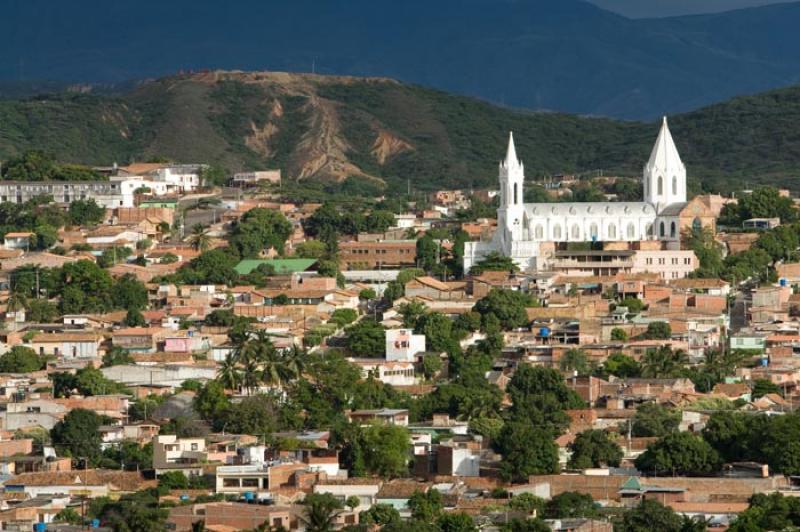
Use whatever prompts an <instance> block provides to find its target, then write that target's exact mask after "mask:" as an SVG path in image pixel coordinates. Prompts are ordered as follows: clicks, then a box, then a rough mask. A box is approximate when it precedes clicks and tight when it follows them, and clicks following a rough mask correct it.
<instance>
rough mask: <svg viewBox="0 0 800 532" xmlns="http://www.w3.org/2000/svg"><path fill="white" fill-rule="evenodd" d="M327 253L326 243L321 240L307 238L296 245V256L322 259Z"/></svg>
mask: <svg viewBox="0 0 800 532" xmlns="http://www.w3.org/2000/svg"><path fill="white" fill-rule="evenodd" d="M326 253H327V250H326V249H325V243H324V242H320V241H319V240H306V241H305V242H301V243H299V244H297V245H296V246H295V247H294V254H295V256H297V257H301V258H304V259H321V258H322V257H324V256H325V254H326Z"/></svg>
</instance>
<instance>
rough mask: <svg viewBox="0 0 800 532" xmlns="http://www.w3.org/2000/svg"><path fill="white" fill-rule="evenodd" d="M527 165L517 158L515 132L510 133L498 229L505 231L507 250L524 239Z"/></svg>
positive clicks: (504, 163) (501, 163)
mask: <svg viewBox="0 0 800 532" xmlns="http://www.w3.org/2000/svg"><path fill="white" fill-rule="evenodd" d="M524 181H525V166H524V165H523V164H522V162H521V161H520V160H519V159H517V149H516V147H515V146H514V133H509V137H508V150H507V151H506V158H505V160H503V161H501V162H500V209H499V211H498V214H499V220H498V226H499V227H498V229H500V230H502V231H503V237H504V238H503V240H504V244H505V248H506V251H508V250H509V248H510V243H511V242H513V241H519V240H522V230H523V227H522V223H523V214H524V213H525V203H524V200H523V198H522V195H523V184H524Z"/></svg>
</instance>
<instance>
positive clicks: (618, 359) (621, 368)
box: [603, 353, 642, 379]
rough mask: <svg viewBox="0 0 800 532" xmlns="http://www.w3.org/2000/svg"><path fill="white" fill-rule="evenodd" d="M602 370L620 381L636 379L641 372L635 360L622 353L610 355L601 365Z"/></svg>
mask: <svg viewBox="0 0 800 532" xmlns="http://www.w3.org/2000/svg"><path fill="white" fill-rule="evenodd" d="M603 369H604V370H605V371H606V372H607V373H608V374H610V375H614V376H615V377H619V378H621V379H629V378H635V377H638V376H639V375H640V374H641V371H642V369H641V367H640V366H639V363H638V362H637V361H636V359H634V358H633V357H629V356H628V355H623V354H622V353H611V356H609V357H608V358H607V359H606V361H605V362H604V363H603Z"/></svg>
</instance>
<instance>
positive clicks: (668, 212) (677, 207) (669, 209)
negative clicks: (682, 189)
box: [659, 202, 689, 216]
mask: <svg viewBox="0 0 800 532" xmlns="http://www.w3.org/2000/svg"><path fill="white" fill-rule="evenodd" d="M687 205H689V203H687V202H682V203H671V204H669V205H667V206H666V207H664V208H663V209H661V212H660V213H659V214H660V215H661V216H680V214H681V213H682V212H683V209H685V208H686V206H687Z"/></svg>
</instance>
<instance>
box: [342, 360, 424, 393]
mask: <svg viewBox="0 0 800 532" xmlns="http://www.w3.org/2000/svg"><path fill="white" fill-rule="evenodd" d="M348 360H349V361H350V363H352V364H355V365H356V366H358V367H360V368H361V373H362V374H363V375H364V378H367V377H368V376H370V375H372V376H373V377H374V378H376V379H377V380H379V381H381V382H383V383H384V384H389V385H391V386H413V385H415V384H417V380H418V379H417V377H416V374H415V371H414V363H413V362H410V361H403V360H396V361H389V360H384V359H382V358H377V359H375V358H349V359H348Z"/></svg>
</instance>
